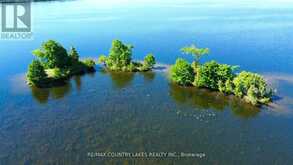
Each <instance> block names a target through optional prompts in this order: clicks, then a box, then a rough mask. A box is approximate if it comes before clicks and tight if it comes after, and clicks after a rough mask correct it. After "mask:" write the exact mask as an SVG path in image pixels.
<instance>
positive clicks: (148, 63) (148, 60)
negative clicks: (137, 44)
mask: <svg viewBox="0 0 293 165" xmlns="http://www.w3.org/2000/svg"><path fill="white" fill-rule="evenodd" d="M155 64H156V59H155V57H154V55H153V54H151V53H150V54H148V55H146V56H145V58H144V60H143V65H144V66H145V67H146V68H153V67H154V65H155Z"/></svg>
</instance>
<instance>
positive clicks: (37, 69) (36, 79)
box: [26, 60, 47, 85]
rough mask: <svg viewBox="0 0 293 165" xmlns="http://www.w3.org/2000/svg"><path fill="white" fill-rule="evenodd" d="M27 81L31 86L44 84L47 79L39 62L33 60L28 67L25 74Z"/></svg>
mask: <svg viewBox="0 0 293 165" xmlns="http://www.w3.org/2000/svg"><path fill="white" fill-rule="evenodd" d="M26 76H27V80H28V82H29V84H31V85H37V84H39V83H42V82H44V81H45V80H46V79H47V74H46V72H45V69H44V66H43V65H42V63H41V62H40V61H39V60H33V61H32V63H31V64H30V65H29V68H28V72H27V75H26Z"/></svg>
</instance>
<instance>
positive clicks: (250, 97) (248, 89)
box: [233, 71, 272, 104]
mask: <svg viewBox="0 0 293 165" xmlns="http://www.w3.org/2000/svg"><path fill="white" fill-rule="evenodd" d="M233 84H234V86H235V89H234V94H235V95H236V96H238V97H244V96H245V99H246V100H247V101H248V102H251V103H252V104H257V103H267V102H269V101H270V100H271V97H272V90H271V89H269V88H268V87H267V84H266V81H265V80H264V78H263V77H262V76H260V75H258V74H256V73H251V72H246V71H243V72H241V73H240V74H239V75H238V76H237V77H236V78H235V79H234V80H233Z"/></svg>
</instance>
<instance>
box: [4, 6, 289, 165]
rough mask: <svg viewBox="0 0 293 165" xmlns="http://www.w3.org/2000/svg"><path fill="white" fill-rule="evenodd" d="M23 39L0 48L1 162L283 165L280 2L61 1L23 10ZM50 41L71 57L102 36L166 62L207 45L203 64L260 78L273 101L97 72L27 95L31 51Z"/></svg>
mask: <svg viewBox="0 0 293 165" xmlns="http://www.w3.org/2000/svg"><path fill="white" fill-rule="evenodd" d="M32 12H33V33H34V34H33V36H34V38H33V39H32V40H30V41H0V57H1V60H0V66H1V70H0V164H1V165H2V164H3V165H10V164H12V165H15V164H25V165H30V164H68V165H72V164H78V165H80V164H122V163H124V164H231V165H234V164H281V165H284V164H292V163H293V156H292V155H293V141H292V139H293V132H292V130H293V69H292V68H293V46H292V43H293V4H292V3H290V2H288V1H284V0H283V1H278V3H277V2H274V1H266V0H262V1H259V2H252V1H246V2H245V3H244V2H241V1H239V2H231V1H223V0H221V1H217V2H212V1H211V0H210V1H190V0H189V1H188V0H184V1H168V2H165V1H163V0H153V1H140V2H135V1H134V2H133V0H132V1H124V0H119V1H113V0H110V1H108V2H103V3H102V2H96V1H91V0H85V1H73V2H72V1H67V2H39V3H33V4H32ZM48 39H54V40H57V41H58V42H60V43H62V44H63V45H64V46H65V47H66V48H69V47H70V46H71V45H73V46H75V47H76V48H77V50H78V51H79V52H80V55H81V56H82V57H94V58H97V57H98V55H99V54H107V53H108V50H109V48H110V45H111V41H112V40H113V39H121V40H122V41H124V42H126V43H131V44H133V45H134V46H135V48H134V52H133V58H134V59H138V60H139V59H142V58H143V56H144V55H145V54H147V53H149V52H152V53H154V54H155V56H156V59H157V61H158V62H159V63H161V64H166V65H168V64H172V63H174V61H175V60H176V58H177V57H184V58H186V59H188V60H191V58H190V57H188V56H186V55H182V54H180V51H179V49H180V48H181V47H183V46H185V45H188V44H191V43H196V44H198V45H199V46H200V47H209V48H210V49H211V54H210V55H209V56H206V57H204V58H203V61H202V62H204V61H208V60H212V59H215V60H217V61H219V62H221V63H228V64H231V65H239V66H240V67H241V69H245V70H249V71H254V72H258V73H261V74H263V75H265V77H266V79H267V80H268V82H269V83H270V84H271V85H272V87H273V88H274V89H276V96H275V98H274V103H273V104H272V105H271V106H269V107H262V108H255V107H252V106H250V105H248V104H245V103H243V102H242V101H241V100H239V99H237V98H235V97H232V96H224V95H222V94H220V93H217V92H210V91H206V90H204V89H195V88H182V87H178V86H176V85H174V84H172V83H170V82H169V80H168V78H167V75H166V72H165V70H160V69H158V70H155V71H154V72H148V73H135V74H131V73H124V74H122V73H121V74H117V73H107V72H104V71H103V70H102V69H101V68H100V67H99V66H97V72H96V73H94V74H88V75H84V76H81V77H79V76H77V77H74V78H72V79H71V80H70V83H69V84H68V85H66V86H63V87H58V88H51V89H42V90H41V89H37V88H29V87H28V86H27V85H26V84H25V80H24V75H25V72H26V69H27V66H28V65H29V63H30V62H31V60H32V59H33V56H32V54H31V51H32V50H34V49H36V48H38V47H39V46H40V44H41V43H42V42H43V41H46V40H48ZM89 152H132V153H135V152H172V153H173V152H176V153H177V154H180V153H181V152H184V153H194V154H204V155H205V156H204V157H202V158H199V157H180V158H170V157H169V158H109V157H108V158H103V157H89V156H88V153H89Z"/></svg>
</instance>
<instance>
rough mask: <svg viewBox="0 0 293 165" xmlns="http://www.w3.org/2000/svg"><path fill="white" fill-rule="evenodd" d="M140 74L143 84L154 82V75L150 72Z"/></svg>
mask: <svg viewBox="0 0 293 165" xmlns="http://www.w3.org/2000/svg"><path fill="white" fill-rule="evenodd" d="M140 74H141V75H143V78H144V80H145V82H152V81H153V80H154V78H155V77H156V73H155V72H151V71H150V72H142V73H140Z"/></svg>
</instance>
